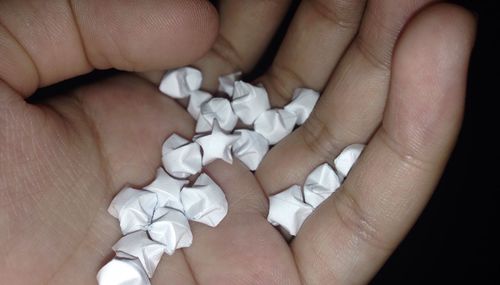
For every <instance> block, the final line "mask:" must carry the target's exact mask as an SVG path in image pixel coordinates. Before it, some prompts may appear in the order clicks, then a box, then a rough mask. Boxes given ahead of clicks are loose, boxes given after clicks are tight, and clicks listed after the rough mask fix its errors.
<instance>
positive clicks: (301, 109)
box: [285, 88, 319, 125]
mask: <svg viewBox="0 0 500 285" xmlns="http://www.w3.org/2000/svg"><path fill="white" fill-rule="evenodd" d="M318 99H319V93H318V92H316V91H314V90H312V89H307V88H298V89H295V91H294V93H293V99H292V102H290V103H289V104H288V105H286V106H285V110H287V111H290V112H292V113H295V114H296V115H297V125H302V124H303V123H304V122H305V121H306V120H307V118H309V115H311V112H312V110H313V109H314V106H315V105H316V102H318Z"/></svg>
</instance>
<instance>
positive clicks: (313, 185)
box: [303, 163, 341, 208]
mask: <svg viewBox="0 0 500 285" xmlns="http://www.w3.org/2000/svg"><path fill="white" fill-rule="evenodd" d="M340 183H341V182H340V178H339V177H338V176H337V174H336V173H335V171H334V170H333V168H332V167H331V166H330V165H329V164H328V163H323V164H321V165H320V166H318V167H316V168H315V169H314V170H313V171H312V172H311V173H310V174H309V175H308V176H307V178H306V182H305V183H304V187H303V188H304V200H305V202H306V203H307V204H309V205H311V206H313V207H314V208H316V207H318V206H319V205H320V204H321V203H322V202H323V201H325V200H326V199H327V198H328V197H330V195H332V194H333V193H334V192H335V191H336V190H337V189H338V188H339V187H340Z"/></svg>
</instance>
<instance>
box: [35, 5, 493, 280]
mask: <svg viewBox="0 0 500 285" xmlns="http://www.w3.org/2000/svg"><path fill="white" fill-rule="evenodd" d="M235 1H238V0H235ZM393 1H400V0H393ZM401 1H402V0H401ZM405 1H406V0H405ZM212 2H216V1H212ZM299 2H300V1H294V4H293V7H292V9H291V11H290V13H289V14H288V16H287V18H286V19H285V21H284V23H283V25H282V28H281V29H280V31H279V32H278V34H277V36H276V38H275V40H274V41H273V42H272V43H271V44H270V47H269V48H268V52H267V53H266V54H265V55H264V57H263V59H262V61H261V62H260V63H259V64H258V66H257V67H256V69H255V71H254V72H253V73H252V74H250V75H249V77H250V78H252V77H255V76H257V75H259V74H261V73H262V72H263V71H265V69H266V68H267V66H269V64H270V63H271V61H272V58H273V56H274V54H275V52H276V50H277V48H278V47H279V43H280V41H281V39H282V38H283V36H284V33H285V31H286V25H287V23H288V22H289V21H290V19H291V18H292V17H293V13H294V11H295V10H296V8H297V6H298V3H299ZM453 2H455V3H457V4H460V5H463V6H465V7H467V8H469V9H470V10H472V11H473V12H474V13H475V14H476V15H477V16H478V35H477V36H478V37H477V42H476V46H475V49H474V51H473V55H472V60H471V65H470V71H469V78H468V95H467V101H466V109H465V119H464V124H463V129H462V131H461V134H460V137H459V139H458V143H457V146H456V149H455V151H454V152H453V154H452V156H451V159H450V161H449V163H448V166H447V168H446V171H445V173H444V175H443V177H442V179H441V182H440V184H439V186H438V188H437V189H436V192H435V194H434V196H433V197H432V199H431V201H430V203H429V204H428V206H427V207H426V209H425V210H424V212H423V214H422V216H421V217H420V218H419V220H418V222H417V223H416V224H415V226H414V227H413V229H412V230H411V232H410V233H409V234H408V236H407V237H406V238H405V240H404V241H403V242H402V243H401V245H400V246H399V248H398V249H397V250H396V252H395V253H394V254H393V255H392V256H391V258H390V259H389V260H388V261H387V263H386V264H385V266H384V267H383V268H382V270H381V271H380V272H379V273H378V274H377V276H375V278H374V279H373V280H372V282H371V284H372V285H379V284H500V277H499V273H500V263H499V260H498V258H499V255H498V254H499V251H498V244H497V242H498V241H499V235H498V234H497V233H494V232H495V231H498V229H497V227H498V226H499V222H498V218H499V210H498V209H499V206H498V204H499V202H500V201H499V200H498V199H497V198H496V194H497V192H499V191H500V182H499V181H500V167H499V166H498V165H499V159H500V155H499V150H498V149H499V148H498V145H499V144H498V139H497V138H496V137H498V135H499V134H500V120H498V116H499V114H498V113H499V112H500V109H499V108H498V107H497V106H499V105H497V104H495V103H496V101H498V100H496V98H495V97H497V96H500V92H499V91H498V87H497V86H496V84H500V71H499V69H500V60H499V58H500V56H499V53H500V45H499V39H500V23H499V22H500V12H499V10H498V8H497V6H499V5H498V4H497V3H498V2H500V0H499V1H495V0H490V1H488V0H475V1H474V0H469V1H467V0H462V1H453ZM114 73H115V72H114V71H99V72H94V73H92V74H90V75H86V76H82V77H79V78H77V79H73V80H68V81H66V82H63V83H60V84H57V85H55V86H51V87H48V88H44V89H42V90H40V91H39V92H37V93H36V94H35V95H34V96H33V97H32V98H31V100H33V101H34V102H36V101H37V99H41V98H43V97H45V96H46V95H47V94H54V93H60V92H62V91H64V90H65V89H67V88H72V87H74V86H75V85H78V84H84V83H85V82H88V81H89V80H94V79H96V78H98V77H106V76H110V75H112V74H114Z"/></svg>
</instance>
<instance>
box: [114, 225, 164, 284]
mask: <svg viewBox="0 0 500 285" xmlns="http://www.w3.org/2000/svg"><path fill="white" fill-rule="evenodd" d="M113 250H114V251H115V252H116V253H117V256H119V253H125V254H127V255H129V256H133V257H135V258H137V259H139V261H140V262H141V264H142V267H143V268H144V270H145V271H146V274H147V275H148V276H149V278H152V277H153V274H154V272H155V270H156V267H157V266H158V263H159V262H160V259H161V257H162V255H163V253H164V251H165V246H164V245H163V244H160V243H157V242H155V241H152V240H150V239H149V238H148V235H147V233H146V232H143V231H137V232H133V233H130V234H128V235H126V236H124V237H122V238H121V239H120V240H119V241H118V242H117V243H115V245H113Z"/></svg>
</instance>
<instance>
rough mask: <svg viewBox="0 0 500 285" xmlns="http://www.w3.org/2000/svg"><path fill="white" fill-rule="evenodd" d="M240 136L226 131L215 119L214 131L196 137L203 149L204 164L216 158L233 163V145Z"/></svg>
mask: <svg viewBox="0 0 500 285" xmlns="http://www.w3.org/2000/svg"><path fill="white" fill-rule="evenodd" d="M238 138H239V135H231V134H227V133H225V132H224V131H223V130H222V129H221V128H220V126H219V122H218V121H217V120H215V121H214V126H213V129H212V133H211V134H209V135H205V136H201V137H199V138H197V139H196V142H197V143H198V144H199V145H200V146H201V148H202V149H203V165H207V164H209V163H211V162H212V161H214V160H216V159H222V160H224V161H226V162H227V163H233V156H232V155H231V147H232V146H233V144H234V143H235V142H236V140H238Z"/></svg>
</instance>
